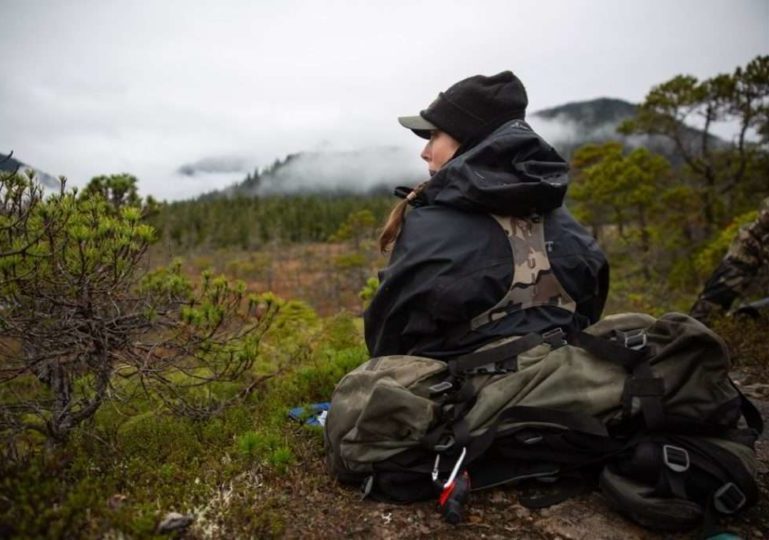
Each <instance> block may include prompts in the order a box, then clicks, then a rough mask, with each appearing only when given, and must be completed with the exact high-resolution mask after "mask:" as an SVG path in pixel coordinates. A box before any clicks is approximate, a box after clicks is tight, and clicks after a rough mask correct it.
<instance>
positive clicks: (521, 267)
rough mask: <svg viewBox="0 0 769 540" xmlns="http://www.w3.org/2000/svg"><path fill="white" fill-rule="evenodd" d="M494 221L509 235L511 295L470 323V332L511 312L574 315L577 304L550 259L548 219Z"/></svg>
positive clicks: (497, 219) (497, 217) (504, 219)
mask: <svg viewBox="0 0 769 540" xmlns="http://www.w3.org/2000/svg"><path fill="white" fill-rule="evenodd" d="M492 217H493V218H494V219H495V220H496V221H497V223H498V224H499V226H500V227H502V229H503V230H504V231H505V234H506V235H507V239H508V240H509V242H510V248H511V249H512V252H513V279H512V282H511V283H510V288H509V290H508V291H507V294H505V296H504V297H503V298H502V299H501V300H500V301H499V302H498V303H497V305H495V306H494V307H492V308H491V309H489V310H487V311H485V312H483V313H481V314H480V315H477V316H476V317H474V318H473V319H472V321H470V329H471V330H477V329H478V328H480V327H481V326H484V325H486V324H489V323H491V322H494V321H496V320H498V319H501V318H503V317H505V316H506V315H507V314H508V313H510V312H511V311H517V310H523V309H528V308H531V307H536V306H557V307H560V308H563V309H565V310H567V311H570V312H572V313H574V312H575V311H576V310H577V303H576V302H575V301H574V300H573V299H572V298H571V296H569V293H568V292H566V289H564V288H563V285H561V283H560V281H558V278H557V277H556V275H555V273H554V272H553V269H552V267H551V265H550V259H549V258H548V255H547V252H548V250H547V242H546V241H545V224H544V219H545V218H544V217H540V216H537V217H532V218H528V219H522V218H515V217H511V216H497V215H493V214H492Z"/></svg>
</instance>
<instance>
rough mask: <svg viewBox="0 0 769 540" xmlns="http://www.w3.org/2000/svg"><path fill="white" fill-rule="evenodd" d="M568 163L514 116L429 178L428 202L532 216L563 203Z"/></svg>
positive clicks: (470, 209)
mask: <svg viewBox="0 0 769 540" xmlns="http://www.w3.org/2000/svg"><path fill="white" fill-rule="evenodd" d="M568 171H569V165H568V164H567V163H566V161H565V160H564V159H563V158H562V157H561V156H560V155H559V154H558V152H556V151H555V149H553V147H552V146H550V145H549V144H547V143H546V142H545V141H544V140H543V139H542V138H541V137H540V136H539V135H537V134H536V133H534V131H533V130H532V129H531V127H529V125H528V124H527V123H526V122H524V121H523V120H512V121H510V122H508V123H506V124H504V125H502V126H501V127H499V128H498V129H497V130H496V131H494V132H493V133H492V134H491V135H489V136H488V137H486V138H485V139H484V140H483V141H481V142H480V143H478V144H477V145H476V146H474V147H472V148H471V149H469V150H468V151H466V152H465V153H462V154H460V155H459V156H457V157H455V158H453V159H452V160H451V161H449V162H448V163H447V164H446V165H445V166H444V167H443V168H441V170H439V171H438V172H437V173H435V175H433V177H432V178H431V179H430V182H429V183H428V184H427V188H426V189H425V191H424V197H425V199H426V201H427V203H428V204H440V205H447V206H451V207H454V208H458V209H461V210H465V211H471V212H487V213H493V214H501V215H512V216H521V217H523V216H529V215H531V214H535V213H536V214H543V213H546V212H549V211H551V210H553V209H555V208H558V207H559V206H561V204H562V203H563V198H564V196H565V195H566V189H567V186H568V183H569V176H568Z"/></svg>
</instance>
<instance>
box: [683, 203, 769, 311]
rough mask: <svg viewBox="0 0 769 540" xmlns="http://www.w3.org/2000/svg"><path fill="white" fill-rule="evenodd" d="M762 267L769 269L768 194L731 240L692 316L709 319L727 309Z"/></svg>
mask: <svg viewBox="0 0 769 540" xmlns="http://www.w3.org/2000/svg"><path fill="white" fill-rule="evenodd" d="M762 269H769V197H768V198H766V199H764V200H763V202H762V203H761V208H760V209H759V213H758V217H757V218H756V220H755V221H753V222H752V223H750V224H748V225H746V226H744V227H742V228H741V229H740V231H739V233H737V236H736V237H735V238H734V240H732V243H731V244H730V246H729V250H728V251H727V253H726V256H725V257H724V258H723V260H722V261H721V264H719V265H718V268H716V270H715V272H713V274H712V275H711V276H710V279H708V281H707V283H705V287H703V290H702V293H701V294H700V296H699V297H698V298H697V302H695V304H694V306H692V309H691V311H690V313H691V315H692V317H695V318H697V319H700V320H707V319H708V318H709V317H710V316H711V315H713V314H714V313H717V312H720V311H726V310H728V309H729V307H730V306H731V305H732V302H734V300H735V299H736V298H737V297H739V296H741V295H743V294H744V293H745V291H746V290H747V289H748V287H749V286H750V285H751V283H752V282H753V281H754V280H755V278H756V275H757V274H758V273H759V272H760V271H761V270H762Z"/></svg>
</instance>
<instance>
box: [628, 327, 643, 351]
mask: <svg viewBox="0 0 769 540" xmlns="http://www.w3.org/2000/svg"><path fill="white" fill-rule="evenodd" d="M622 337H623V338H624V340H625V347H627V348H628V349H631V350H633V351H640V350H641V349H643V348H644V347H646V344H647V343H648V340H647V338H646V330H645V329H643V328H639V329H637V330H629V331H627V332H623V333H622Z"/></svg>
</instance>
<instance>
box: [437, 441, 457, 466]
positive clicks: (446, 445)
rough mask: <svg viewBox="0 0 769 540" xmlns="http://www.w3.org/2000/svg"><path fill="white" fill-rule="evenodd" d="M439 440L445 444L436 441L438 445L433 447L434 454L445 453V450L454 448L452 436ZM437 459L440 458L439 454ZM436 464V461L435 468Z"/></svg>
mask: <svg viewBox="0 0 769 540" xmlns="http://www.w3.org/2000/svg"><path fill="white" fill-rule="evenodd" d="M441 440H443V441H445V442H440V441H438V443H437V444H436V445H435V446H433V450H435V451H436V452H445V451H446V450H448V449H449V448H451V447H452V446H454V443H455V442H456V441H454V437H453V436H452V435H448V436H446V438H444V439H441ZM439 457H440V454H439ZM437 463H438V462H437V460H436V466H437Z"/></svg>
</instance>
